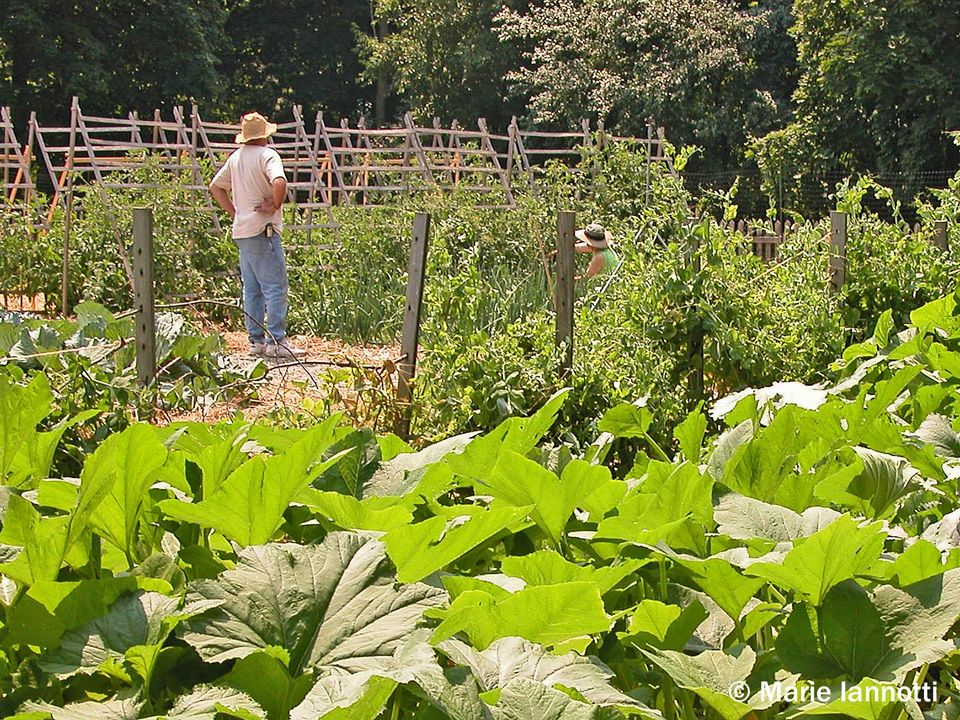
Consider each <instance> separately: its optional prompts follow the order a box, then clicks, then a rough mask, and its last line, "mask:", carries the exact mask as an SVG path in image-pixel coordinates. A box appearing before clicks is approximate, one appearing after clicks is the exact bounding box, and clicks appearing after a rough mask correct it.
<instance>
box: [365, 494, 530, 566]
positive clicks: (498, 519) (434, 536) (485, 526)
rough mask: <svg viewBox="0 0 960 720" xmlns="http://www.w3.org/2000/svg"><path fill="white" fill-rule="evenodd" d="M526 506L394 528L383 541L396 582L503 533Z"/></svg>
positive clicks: (449, 560)
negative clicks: (391, 563) (394, 568)
mask: <svg viewBox="0 0 960 720" xmlns="http://www.w3.org/2000/svg"><path fill="white" fill-rule="evenodd" d="M530 509H531V508H530V506H524V507H490V508H487V509H484V510H480V511H479V512H475V513H473V514H472V515H467V514H466V512H465V513H464V515H462V516H460V517H457V518H454V519H451V520H448V519H447V518H444V517H440V516H436V517H432V518H427V519H426V520H424V521H423V522H419V523H415V524H413V525H408V526H406V527H400V528H395V529H393V530H391V531H390V532H388V533H387V534H386V536H384V538H383V541H384V543H386V546H387V552H388V553H389V554H390V559H391V560H393V562H394V563H395V564H396V566H397V578H398V579H399V580H400V582H416V581H418V580H422V579H423V578H425V577H427V575H430V574H431V573H434V572H436V571H437V570H440V569H441V568H443V567H445V566H447V565H448V564H450V563H452V562H453V561H455V560H457V559H458V558H460V557H462V556H464V555H466V554H467V553H468V552H470V551H471V550H473V549H474V548H476V547H478V546H480V545H482V544H483V543H485V542H487V541H488V540H489V539H490V538H492V537H493V536H495V535H497V534H499V533H501V532H503V530H505V529H506V528H507V527H509V526H511V525H513V524H514V523H515V522H517V521H518V520H520V519H521V518H523V517H524V516H526V515H527V513H528V512H530ZM464 510H465V511H466V510H467V508H464Z"/></svg>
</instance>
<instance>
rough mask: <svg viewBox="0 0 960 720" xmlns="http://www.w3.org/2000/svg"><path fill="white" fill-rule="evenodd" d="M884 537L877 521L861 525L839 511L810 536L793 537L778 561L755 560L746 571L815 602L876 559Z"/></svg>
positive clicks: (821, 599)
mask: <svg viewBox="0 0 960 720" xmlns="http://www.w3.org/2000/svg"><path fill="white" fill-rule="evenodd" d="M884 538H885V533H884V532H883V530H882V529H881V526H880V523H873V524H871V525H866V526H863V527H861V526H859V525H858V524H857V522H856V521H855V520H853V519H852V518H850V516H848V515H843V516H841V517H840V518H838V519H837V520H835V521H834V522H832V523H831V524H830V525H828V526H827V527H825V528H823V529H822V530H819V531H818V532H816V533H814V534H813V535H811V536H810V537H808V538H804V539H798V540H796V541H794V548H793V550H791V551H790V552H789V553H787V555H786V557H785V558H784V559H783V563H782V564H776V563H765V562H764V563H755V564H753V565H751V566H750V567H749V568H747V570H746V573H747V574H748V575H753V576H756V577H762V578H766V579H767V580H770V581H771V582H773V583H775V584H776V585H779V586H780V587H781V588H785V589H789V590H794V591H796V592H798V593H799V594H800V595H802V596H803V597H805V598H807V599H808V600H810V601H811V602H812V603H813V604H814V605H817V606H819V605H820V603H821V602H822V601H823V598H824V596H825V595H826V594H827V592H828V591H829V590H830V588H832V587H833V586H834V585H837V584H839V583H841V582H843V581H844V580H847V579H848V578H852V577H855V576H856V575H859V574H861V573H864V572H865V571H866V570H867V568H868V567H869V566H870V565H872V564H873V563H875V562H876V560H877V558H878V557H879V556H880V551H881V550H882V549H883V541H884Z"/></svg>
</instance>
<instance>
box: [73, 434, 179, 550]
mask: <svg viewBox="0 0 960 720" xmlns="http://www.w3.org/2000/svg"><path fill="white" fill-rule="evenodd" d="M166 459H167V449H166V448H165V447H164V446H163V443H161V442H160V439H159V438H158V437H157V433H156V431H155V430H154V429H153V428H152V427H151V426H149V425H131V426H130V427H129V428H127V429H126V430H124V431H123V432H121V433H118V434H116V435H113V436H111V437H110V438H108V439H107V441H106V442H104V443H103V444H102V445H101V446H100V447H99V448H97V450H96V452H94V453H93V455H91V456H90V457H88V458H87V461H86V462H85V463H84V464H83V471H82V472H81V473H80V493H81V496H82V494H83V493H84V485H89V486H90V493H91V494H92V495H93V496H94V497H99V496H100V495H101V494H102V500H101V501H100V502H99V503H97V504H96V506H95V507H92V506H91V508H90V512H91V515H90V524H91V525H92V526H93V527H94V528H95V529H96V530H97V532H98V533H100V535H101V536H102V537H103V538H104V539H105V540H108V541H109V542H111V543H112V544H113V545H114V546H116V547H117V548H119V549H120V550H121V551H123V552H125V553H127V554H128V556H130V557H132V555H133V545H134V533H135V532H136V530H137V525H138V523H139V520H140V511H141V509H142V508H143V501H144V498H145V497H146V496H147V490H148V489H149V487H150V485H151V484H152V483H153V481H154V480H155V478H156V474H157V471H158V470H159V469H160V468H161V467H162V466H163V464H164V463H165V462H166ZM78 511H79V508H78V509H77V510H75V512H78Z"/></svg>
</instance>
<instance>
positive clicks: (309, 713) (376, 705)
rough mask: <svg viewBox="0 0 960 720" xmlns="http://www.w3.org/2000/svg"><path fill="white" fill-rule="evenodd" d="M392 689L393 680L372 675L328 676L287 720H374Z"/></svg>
mask: <svg viewBox="0 0 960 720" xmlns="http://www.w3.org/2000/svg"><path fill="white" fill-rule="evenodd" d="M396 687H397V683H396V681H395V680H391V679H389V678H383V677H379V676H376V675H369V674H366V673H364V674H354V675H351V674H341V673H328V674H326V675H323V676H321V677H320V679H319V680H318V681H317V683H316V684H315V685H314V686H313V688H311V689H310V691H309V692H308V693H307V695H306V697H304V699H303V702H301V703H300V704H299V705H297V707H295V708H294V709H293V711H292V712H291V713H290V720H317V718H323V720H375V718H377V717H379V716H380V713H381V712H383V708H384V706H385V705H386V704H387V701H388V700H389V699H390V696H391V695H392V694H393V691H394V689H395V688H396Z"/></svg>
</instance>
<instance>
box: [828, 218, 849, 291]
mask: <svg viewBox="0 0 960 720" xmlns="http://www.w3.org/2000/svg"><path fill="white" fill-rule="evenodd" d="M846 276H847V214H846V213H845V212H837V211H835V210H832V211H831V212H830V289H831V290H832V291H833V292H837V291H838V290H839V289H840V288H842V287H843V283H844V282H846Z"/></svg>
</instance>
